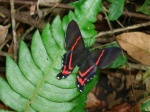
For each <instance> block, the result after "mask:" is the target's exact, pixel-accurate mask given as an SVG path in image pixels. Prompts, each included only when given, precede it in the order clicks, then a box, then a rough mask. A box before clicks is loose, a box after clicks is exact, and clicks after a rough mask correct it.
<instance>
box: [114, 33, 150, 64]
mask: <svg viewBox="0 0 150 112" xmlns="http://www.w3.org/2000/svg"><path fill="white" fill-rule="evenodd" d="M116 38H117V40H118V43H119V44H120V46H121V47H122V48H123V49H124V50H125V51H127V53H128V55H129V56H131V57H132V58H133V59H135V60H137V61H139V62H141V63H142V64H145V65H150V35H147V34H145V33H141V32H130V33H123V34H121V35H118V36H117V37H116Z"/></svg>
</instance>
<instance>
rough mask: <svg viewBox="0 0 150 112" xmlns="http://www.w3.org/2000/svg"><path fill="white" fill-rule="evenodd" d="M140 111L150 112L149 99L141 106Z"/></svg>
mask: <svg viewBox="0 0 150 112" xmlns="http://www.w3.org/2000/svg"><path fill="white" fill-rule="evenodd" d="M141 110H142V111H144V112H149V111H150V99H148V100H146V101H145V102H144V103H143V104H142V105H141Z"/></svg>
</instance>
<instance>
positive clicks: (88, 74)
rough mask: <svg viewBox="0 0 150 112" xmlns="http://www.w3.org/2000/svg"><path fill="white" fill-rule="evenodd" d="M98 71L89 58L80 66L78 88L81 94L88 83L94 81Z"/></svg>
mask: <svg viewBox="0 0 150 112" xmlns="http://www.w3.org/2000/svg"><path fill="white" fill-rule="evenodd" d="M96 69H97V66H96V65H95V63H94V62H93V61H92V60H91V58H90V57H89V56H88V57H87V58H86V59H85V61H84V62H83V64H82V65H81V66H80V68H79V71H78V75H77V86H78V88H79V91H80V92H82V91H83V89H84V85H85V84H86V82H88V81H89V80H90V79H92V78H93V76H94V75H95V74H96Z"/></svg>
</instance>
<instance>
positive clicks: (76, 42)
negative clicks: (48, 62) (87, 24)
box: [71, 36, 81, 51]
mask: <svg viewBox="0 0 150 112" xmlns="http://www.w3.org/2000/svg"><path fill="white" fill-rule="evenodd" d="M80 39H81V36H79V37H78V38H77V40H76V41H75V43H74V44H73V46H72V47H71V51H73V50H74V48H75V46H76V45H77V44H78V41H79V40H80Z"/></svg>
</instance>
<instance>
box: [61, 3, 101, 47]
mask: <svg viewBox="0 0 150 112" xmlns="http://www.w3.org/2000/svg"><path fill="white" fill-rule="evenodd" d="M100 3H101V0H80V1H78V2H74V3H72V4H71V5H72V6H74V7H75V10H74V12H75V14H73V12H71V11H70V12H69V14H68V16H65V17H64V18H63V23H64V24H65V25H64V26H65V28H64V29H66V26H67V24H68V22H69V21H70V20H72V19H73V20H75V21H76V22H77V23H78V25H79V27H80V30H81V34H82V36H83V38H84V42H85V45H86V46H88V47H91V46H92V45H93V44H94V42H95V38H93V37H94V36H95V35H96V33H97V32H96V31H95V26H94V24H93V23H94V22H96V15H97V14H98V12H99V11H100V9H101V6H100ZM81 4H84V5H81Z"/></svg>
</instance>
